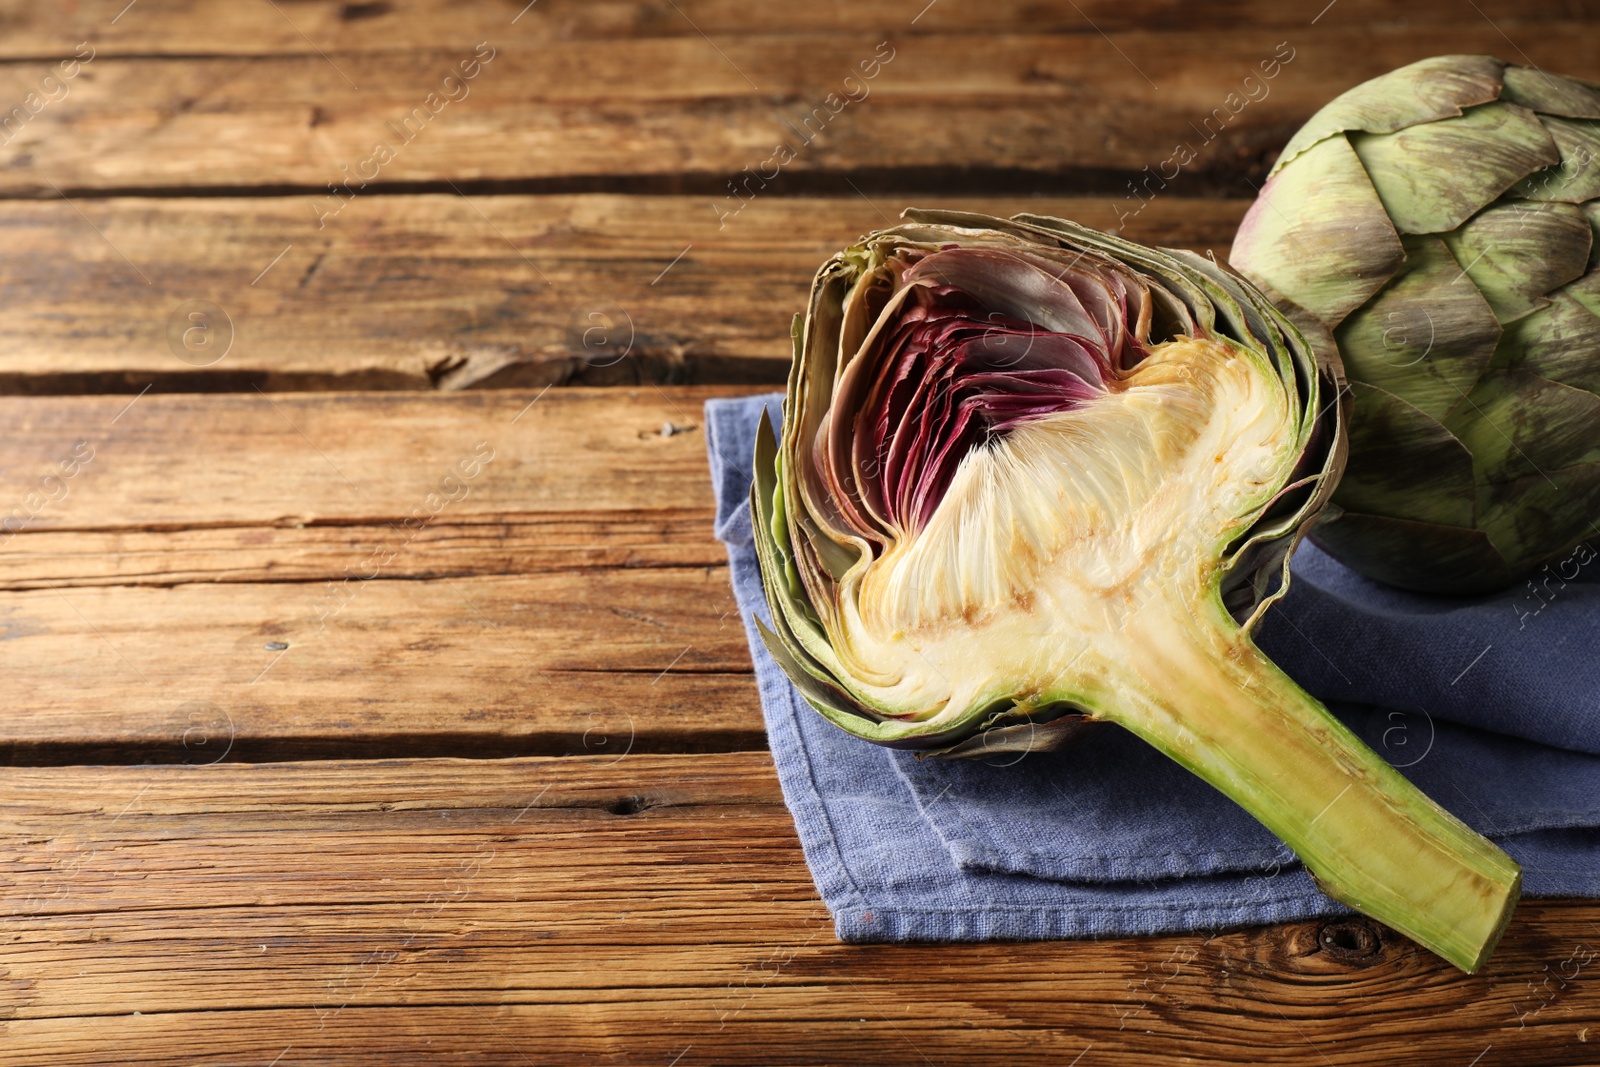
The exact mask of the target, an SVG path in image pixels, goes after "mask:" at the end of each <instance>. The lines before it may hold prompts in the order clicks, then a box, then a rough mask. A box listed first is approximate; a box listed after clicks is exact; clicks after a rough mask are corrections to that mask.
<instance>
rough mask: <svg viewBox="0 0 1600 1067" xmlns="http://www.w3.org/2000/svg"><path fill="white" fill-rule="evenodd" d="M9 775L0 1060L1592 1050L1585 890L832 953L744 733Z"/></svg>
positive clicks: (1591, 913) (1352, 1059)
mask: <svg viewBox="0 0 1600 1067" xmlns="http://www.w3.org/2000/svg"><path fill="white" fill-rule="evenodd" d="M7 778H8V781H7V787H6V804H5V805H4V806H3V807H0V826H3V827H4V835H5V844H4V845H3V846H0V870H3V871H4V872H5V878H4V879H3V881H0V913H3V914H4V926H3V927H0V929H3V930H4V932H5V934H6V935H7V936H5V937H3V938H0V976H3V977H0V988H3V989H4V990H5V996H6V1005H7V1010H6V1011H5V1013H4V1018H3V1020H0V1036H3V1039H4V1052H3V1056H4V1058H6V1059H7V1060H8V1061H9V1062H19V1063H20V1062H33V1061H35V1060H37V1059H38V1058H42V1057H48V1059H49V1061H50V1062H51V1063H64V1064H87V1063H97V1062H104V1061H105V1060H106V1059H107V1058H115V1059H116V1060H117V1061H118V1062H130V1063H170V1062H185V1063H195V1062H218V1063H221V1062H228V1063H261V1064H266V1063H270V1062H271V1061H272V1060H273V1058H274V1057H282V1058H281V1059H280V1060H279V1063H280V1064H281V1063H296V1062H302V1063H351V1064H354V1063H362V1064H366V1063H375V1062H393V1061H395V1060H396V1059H397V1058H414V1057H421V1056H424V1055H426V1056H427V1057H428V1058H429V1060H430V1062H445V1063H480V1062H488V1061H498V1062H506V1061H511V1062H517V1060H516V1057H515V1052H516V1051H520V1053H521V1054H522V1055H523V1056H524V1057H525V1058H526V1059H527V1061H528V1062H532V1063H549V1062H573V1061H580V1060H581V1061H589V1062H603V1063H626V1064H666V1063H671V1062H673V1060H674V1057H676V1058H677V1063H678V1064H679V1065H680V1067H682V1065H683V1064H712V1063H717V1064H723V1063H763V1064H766V1063H783V1064H791V1063H793V1064H803V1063H902V1062H916V1063H922V1062H932V1063H943V1062H962V1063H976V1064H1007V1065H1014V1064H1033V1063H1038V1064H1046V1063H1048V1064H1062V1063H1070V1062H1071V1061H1072V1059H1073V1058H1074V1057H1077V1056H1081V1057H1082V1059H1081V1060H1080V1061H1079V1062H1080V1063H1085V1064H1087V1063H1100V1064H1108V1065H1140V1067H1143V1065H1146V1064H1150V1063H1176V1062H1185V1063H1198V1064H1223V1063H1240V1062H1250V1063H1271V1064H1291V1063H1292V1064H1296V1065H1303V1064H1305V1063H1307V1062H1319V1063H1329V1064H1337V1065H1346V1064H1375V1063H1385V1064H1387V1063H1400V1062H1404V1063H1419V1062H1429V1063H1461V1064H1466V1063H1470V1062H1471V1061H1472V1059H1473V1057H1475V1056H1478V1057H1481V1058H1480V1059H1479V1063H1480V1064H1483V1063H1489V1064H1513V1063H1514V1064H1526V1065H1539V1064H1582V1063H1593V1062H1594V1059H1593V1057H1592V1056H1591V1055H1589V1053H1590V1051H1591V1046H1590V1043H1589V1041H1586V1040H1585V1039H1584V1038H1585V1037H1588V1038H1590V1039H1593V1038H1594V1036H1595V1035H1594V1034H1593V1033H1592V1032H1588V1033H1587V1034H1586V1033H1585V1027H1586V1026H1592V1020H1593V1019H1594V1018H1595V1017H1596V1014H1597V1012H1600V985H1596V984H1595V983H1594V981H1593V979H1592V978H1591V977H1590V976H1589V975H1588V974H1587V973H1580V974H1579V975H1577V976H1576V977H1574V978H1573V979H1572V980H1570V981H1565V982H1563V983H1561V984H1559V985H1558V984H1557V982H1556V981H1554V980H1552V979H1553V976H1555V975H1557V974H1559V973H1567V974H1570V973H1571V970H1572V968H1571V966H1570V964H1569V965H1568V966H1567V967H1566V968H1565V970H1564V971H1563V970H1562V965H1563V963H1564V962H1566V961H1569V960H1570V959H1572V958H1573V954H1574V953H1575V952H1583V951H1585V950H1589V951H1592V947H1593V945H1594V943H1595V938H1594V936H1593V934H1592V932H1591V931H1592V928H1593V923H1594V921H1595V920H1596V919H1600V910H1597V908H1596V906H1595V905H1594V904H1593V903H1578V902H1566V903H1561V902H1551V903H1542V902H1530V903H1527V904H1525V905H1524V906H1523V907H1522V909H1521V910H1520V911H1519V913H1518V915H1517V917H1516V919H1515V920H1514V921H1513V923H1512V926H1511V928H1510V930H1509V932H1508V934H1507V936H1506V939H1505V941H1504V942H1502V945H1501V948H1500V950H1499V952H1498V954H1497V955H1496V957H1495V960H1494V962H1493V964H1492V965H1491V966H1490V967H1489V968H1488V970H1487V971H1486V972H1485V973H1483V974H1480V975H1478V976H1475V977H1467V976H1464V975H1461V974H1459V973H1457V972H1455V971H1453V970H1452V969H1451V968H1449V967H1448V966H1447V965H1446V964H1443V963H1441V962H1440V961H1438V960H1436V959H1433V958H1431V957H1429V956H1427V955H1426V954H1425V953H1423V952H1421V951H1419V950H1417V949H1416V948H1415V947H1414V946H1412V945H1411V944H1410V943H1409V942H1406V941H1404V940H1403V939H1400V938H1397V937H1395V936H1394V935H1392V934H1390V933H1388V932H1387V931H1383V930H1381V929H1376V928H1373V927H1371V926H1368V925H1367V924H1364V923H1347V924H1340V925H1339V926H1338V927H1336V928H1333V929H1330V930H1327V931H1326V933H1327V934H1328V935H1329V936H1328V939H1327V940H1328V942H1329V943H1327V944H1325V943H1324V942H1323V941H1322V940H1321V939H1320V938H1319V933H1321V932H1323V929H1322V927H1321V926H1320V924H1316V923H1309V924H1289V925H1285V926H1280V927H1273V928H1265V929H1255V930H1243V931H1234V932H1224V933H1217V932H1206V933H1197V934H1194V935H1188V936H1179V937H1161V938H1144V939H1120V940H1112V941H1104V942H1094V941H1079V942H1054V943H990V944H977V945H971V944H969V945H938V946H926V945H896V946H848V945H841V944H839V943H837V942H836V941H835V940H834V938H833V934H832V930H831V927H830V924H829V921H828V918H827V916H826V913H825V912H824V911H823V910H822V908H821V906H820V904H819V903H818V902H817V900H816V899H815V896H814V893H813V890H812V889H811V885H810V880H809V877H808V875H807V873H806V869H805V866H804V863H803V860H802V857H801V855H800V850H799V847H798V843H797V842H796V840H795V838H794V834H793V828H792V824H791V823H790V821H789V816H788V814H787V812H786V811H785V810H784V808H783V805H782V800H781V797H780V796H779V793H778V789H777V782H776V780H775V778H774V776H773V774H772V769H771V765H770V763H769V762H768V759H767V757H766V756H765V755H763V754H754V753H735V754H728V755H718V756H703V757H686V756H630V757H628V758H626V759H623V760H621V761H612V760H606V759H599V758H577V759H565V760H498V761H492V762H465V763H464V762H457V761H449V760H424V761H393V762H383V763H364V764H350V763H338V762H328V763H317V762H312V763H300V764H294V765H268V766H229V765H219V766H215V767H187V768H185V767H168V768H159V767H126V768H102V769H97V770H96V771H95V772H94V773H93V774H90V773H88V772H86V771H85V770H83V769H79V768H70V769H69V768H55V769H21V770H14V771H11V772H8V775H7ZM1346 945H1347V946H1352V947H1341V946H1346ZM1580 970H1582V968H1580ZM514 1050H515V1051H514ZM1086 1050H1087V1051H1086Z"/></svg>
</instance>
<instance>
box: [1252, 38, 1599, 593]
mask: <svg viewBox="0 0 1600 1067" xmlns="http://www.w3.org/2000/svg"><path fill="white" fill-rule="evenodd" d="M1597 198H1600V88H1597V87H1596V86H1594V85H1590V84H1588V83H1585V82H1580V81H1575V80H1573V79H1571V78H1564V77H1561V76H1560V75H1555V74H1545V73H1543V72H1541V71H1538V70H1536V69H1534V68H1531V67H1519V66H1508V65H1507V64H1505V63H1503V62H1502V61H1500V60H1498V59H1495V58H1492V57H1490V56H1439V57H1437V58H1434V59H1425V60H1423V61H1421V62H1419V63H1413V64H1411V65H1410V66H1408V67H1402V68H1401V69H1399V70H1396V71H1393V72H1392V73H1389V74H1385V75H1383V76H1382V77H1380V78H1375V79H1373V80H1372V81H1369V82H1366V83H1364V84H1362V85H1358V86H1357V87H1356V88H1354V89H1351V90H1350V91H1349V92H1347V93H1345V94H1344V95H1343V96H1340V97H1339V98H1338V99H1336V100H1334V101H1333V102H1332V103H1330V104H1329V105H1328V106H1327V107H1325V108H1323V109H1322V110H1321V111H1319V112H1318V113H1317V114H1316V115H1315V116H1313V117H1312V119H1311V121H1310V122H1308V123H1306V125H1305V126H1304V127H1303V128H1302V129H1301V130H1300V132H1299V133H1297V134H1295V136H1294V137H1293V139H1291V140H1290V142H1289V144H1288V146H1287V147H1286V148H1285V149H1284V151H1283V154H1282V156H1281V157H1280V158H1279V159H1278V162H1277V164H1276V166H1275V167H1274V168H1273V172H1272V174H1271V176H1270V177H1269V179H1268V181H1267V183H1266V185H1265V186H1264V187H1263V189H1262V190H1261V196H1260V197H1259V198H1258V199H1257V201H1256V203H1255V204H1254V205H1253V206H1252V207H1251V209H1250V212H1249V214H1247V215H1246V216H1245V220H1244V223H1243V224H1242V225H1241V226H1240V228H1239V233H1238V235H1237V237H1236V238H1235V239H1234V244H1233V252H1232V257H1231V258H1232V264H1233V266H1234V267H1235V268H1236V269H1238V270H1239V271H1241V272H1242V273H1244V274H1245V275H1246V276H1247V277H1249V278H1251V279H1252V280H1253V281H1255V282H1257V283H1258V284H1259V285H1260V286H1262V287H1263V288H1264V289H1266V290H1267V291H1268V292H1270V293H1271V294H1272V295H1273V297H1274V299H1276V300H1279V301H1280V303H1281V304H1282V306H1283V307H1284V308H1285V310H1287V311H1288V312H1289V313H1290V314H1291V315H1292V316H1295V317H1296V320H1297V321H1301V322H1303V323H1304V321H1305V319H1304V318H1303V317H1302V311H1303V314H1304V316H1309V317H1310V318H1313V319H1315V320H1316V322H1318V323H1320V324H1321V325H1322V326H1324V327H1326V328H1327V330H1328V331H1331V335H1332V336H1331V338H1328V340H1327V342H1326V343H1333V342H1334V341H1336V342H1337V345H1338V349H1339V352H1340V353H1341V354H1342V356H1343V362H1344V367H1345V372H1346V374H1347V375H1348V377H1349V380H1350V387H1351V389H1352V390H1353V392H1354V398H1355V407H1354V415H1353V418H1352V421H1351V425H1350V461H1349V468H1348V470H1347V471H1346V473H1345V476H1344V480H1343V482H1342V483H1341V484H1340V486H1339V490H1338V492H1337V493H1336V494H1335V496H1334V498H1333V500H1334V504H1335V505H1337V509H1336V510H1331V511H1330V515H1333V514H1337V516H1338V517H1337V518H1336V519H1334V521H1330V522H1325V523H1324V524H1323V525H1322V526H1321V527H1320V528H1319V529H1318V530H1317V531H1316V533H1315V534H1314V535H1313V536H1314V538H1315V540H1316V541H1317V543H1318V544H1319V545H1321V546H1323V547H1324V548H1326V549H1327V550H1328V552H1330V553H1331V554H1332V555H1334V556H1335V557H1337V558H1338V559H1340V560H1341V561H1343V562H1344V563H1346V564H1348V565H1350V566H1352V567H1354V568H1356V569H1357V570H1359V571H1361V572H1362V573H1364V574H1367V575H1368V576H1370V577H1373V578H1378V579H1380V580H1382V581H1386V582H1389V583H1391V584H1394V585H1399V586H1403V587H1406V588H1409V589H1417V590H1422V591H1425V592H1439V593H1462V594H1465V593H1479V592H1486V591H1490V590H1493V589H1496V588H1501V587H1504V586H1506V585H1509V584H1511V583H1512V582H1514V581H1517V580H1519V579H1521V578H1523V577H1525V576H1527V575H1528V574H1530V573H1532V572H1534V571H1536V570H1538V569H1539V568H1540V567H1543V566H1550V567H1551V568H1553V569H1554V570H1556V571H1559V570H1562V569H1566V570H1567V573H1565V574H1564V575H1563V577H1565V578H1572V577H1574V576H1575V573H1576V562H1574V560H1572V559H1567V558H1565V557H1568V556H1569V554H1570V553H1571V552H1572V551H1573V549H1574V546H1576V545H1577V544H1578V542H1579V541H1580V540H1582V539H1583V538H1585V537H1587V536H1589V535H1590V534H1591V533H1595V532H1596V527H1595V525H1594V522H1595V520H1596V519H1600V395H1597V394H1600V271H1597V269H1596V268H1597V265H1600V256H1597V255H1596V247H1597V243H1600V242H1597V240H1596V234H1597V233H1600V199H1597ZM1291 305H1293V306H1291ZM1297 308H1298V309H1300V310H1297ZM1308 332H1309V333H1311V335H1312V336H1313V340H1314V341H1315V340H1316V339H1317V335H1318V334H1319V333H1320V331H1315V330H1311V331H1308ZM1322 336H1324V337H1326V335H1325V334H1324V335H1322ZM1580 551H1582V550H1581V549H1580ZM1577 562H1583V561H1577Z"/></svg>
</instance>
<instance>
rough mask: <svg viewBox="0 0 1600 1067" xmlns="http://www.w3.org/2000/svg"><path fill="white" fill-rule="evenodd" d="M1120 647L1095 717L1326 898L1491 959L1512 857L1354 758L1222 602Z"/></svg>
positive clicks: (1507, 913)
mask: <svg viewBox="0 0 1600 1067" xmlns="http://www.w3.org/2000/svg"><path fill="white" fill-rule="evenodd" d="M1197 615H1201V616H1204V618H1196V616H1197ZM1125 634H1126V636H1127V637H1128V639H1129V640H1130V641H1131V645H1130V646H1129V647H1130V650H1131V651H1132V655H1130V656H1129V657H1128V658H1127V659H1126V660H1124V668H1123V670H1119V671H1118V672H1117V675H1118V677H1116V678H1115V682H1116V683H1117V684H1116V691H1115V693H1114V694H1113V695H1111V699H1110V700H1108V701H1107V705H1108V706H1109V708H1111V709H1114V710H1110V711H1108V712H1107V713H1106V714H1104V715H1103V716H1102V717H1104V718H1107V719H1110V720H1111V721H1115V722H1118V723H1119V724H1121V725H1122V726H1124V727H1126V728H1127V729H1129V730H1132V731H1133V732H1134V733H1136V734H1138V735H1139V736H1140V737H1142V738H1144V740H1146V741H1148V742H1149V743H1150V744H1152V745H1154V746H1155V747H1156V748H1158V749H1160V750H1161V751H1162V752H1164V753H1166V754H1167V755H1169V756H1171V757H1172V758H1173V759H1175V760H1177V761H1178V762H1179V763H1180V764H1182V765H1183V766H1185V767H1187V768H1188V769H1189V770H1191V771H1193V772H1194V773H1195V774H1197V775H1199V776H1200V777H1201V778H1203V779H1205V780H1206V781H1207V782H1209V783H1210V784H1211V785H1213V786H1215V787H1216V788H1217V789H1220V790H1221V791H1222V792H1223V793H1225V794H1226V795H1227V796H1229V797H1230V798H1232V799H1233V800H1234V801H1236V802H1237V803H1238V804H1239V805H1240V806H1242V807H1243V808H1244V809H1245V810H1246V811H1248V812H1249V813H1250V814H1251V815H1253V816H1255V817H1256V818H1257V819H1259V820H1260V821H1261V822H1262V823H1263V824H1264V825H1265V826H1266V827H1267V828H1268V829H1269V830H1271V831H1272V832H1273V833H1274V834H1276V835H1277V836H1278V838H1279V839H1280V840H1282V841H1283V842H1284V843H1285V844H1287V845H1288V846H1289V847H1290V848H1292V849H1293V850H1294V851H1295V853H1296V854H1297V855H1298V856H1299V857H1300V859H1301V861H1302V862H1303V863H1304V864H1305V866H1306V868H1307V870H1309V871H1310V872H1311V874H1312V876H1313V877H1314V878H1315V879H1316V881H1317V884H1318V886H1319V887H1320V888H1321V889H1322V890H1323V892H1325V893H1327V894H1328V895H1329V896H1330V897H1333V898H1334V899H1335V900H1339V901H1342V902H1344V903H1345V904H1348V905H1350V906H1351V907H1353V908H1355V909H1356V910H1358V911H1360V912H1362V913H1364V914H1366V915H1368V916H1371V917H1372V918H1374V919H1377V920H1378V921H1380V922H1382V923H1385V924H1387V925H1388V926H1390V927H1393V928H1394V929H1395V930H1398V931H1399V932H1401V933H1403V934H1405V935H1406V936H1407V937H1410V938H1411V939H1412V940H1414V941H1416V942H1417V943H1418V944H1420V945H1422V946H1423V947H1425V948H1427V949H1428V950H1430V951H1432V952H1434V953H1436V954H1438V955H1439V956H1442V957H1444V958H1445V959H1446V960H1448V961H1449V962H1451V963H1453V964H1455V965H1456V966H1457V967H1459V968H1461V969H1462V970H1464V971H1466V972H1468V973H1469V974H1470V973H1473V972H1476V971H1477V970H1478V969H1479V968H1480V967H1481V966H1482V965H1483V964H1484V962H1485V961H1487V960H1488V958H1489V954H1490V953H1491V952H1492V951H1493V950H1494V946H1495V943H1496V942H1498V941H1499V939H1500V935H1501V934H1502V933H1503V932H1504V930H1505V927H1506V924H1507V922H1508V921H1509V920H1510V918H1511V912H1512V909H1513V908H1515V906H1516V902H1517V897H1518V894H1519V892H1520V890H1521V886H1522V870H1521V868H1520V867H1518V866H1517V864H1516V862H1515V861H1514V860H1512V859H1511V857H1509V856H1507V855H1506V854H1505V853H1504V852H1502V851H1501V850H1500V849H1499V848H1497V847H1496V846H1495V845H1494V844H1493V843H1491V842H1490V841H1488V840H1486V839H1485V838H1483V837H1482V836H1480V835H1479V834H1477V833H1476V832H1475V831H1473V830H1472V829H1471V828H1470V827H1468V826H1467V825H1466V824H1464V823H1463V822H1461V821H1460V820H1459V819H1457V818H1456V817H1455V816H1453V815H1451V814H1450V813H1449V812H1447V811H1445V810H1444V809H1443V808H1441V807H1439V805H1438V804H1436V803H1434V802H1433V801H1432V800H1430V799H1429V798H1428V797H1427V796H1426V795H1424V794H1423V793H1422V791H1421V790H1419V789H1417V787H1416V786H1414V785H1412V784H1411V783H1410V782H1409V781H1407V780H1406V779H1405V778H1404V777H1403V776H1401V774H1400V773H1399V772H1398V771H1396V770H1395V769H1394V768H1393V767H1391V766H1390V765H1389V764H1388V763H1386V762H1385V761H1384V760H1383V759H1382V758H1380V757H1379V756H1378V755H1377V754H1376V753H1374V752H1373V751H1372V750H1371V749H1370V748H1368V747H1367V746H1366V745H1364V744H1363V743H1362V742H1361V741H1360V739H1358V738H1357V737H1356V736H1355V735H1354V734H1353V733H1351V732H1350V730H1349V729H1347V728H1346V727H1345V726H1344V724H1343V723H1341V722H1339V720H1337V719H1335V718H1334V717H1333V716H1332V715H1331V714H1330V713H1329V712H1328V710H1327V708H1325V707H1324V706H1323V705H1322V704H1321V703H1319V702H1318V701H1317V700H1316V699H1314V698H1313V697H1312V696H1310V695H1309V694H1308V693H1306V692H1305V691H1304V690H1303V689H1301V688H1300V687H1299V686H1298V685H1296V684H1295V683H1294V682H1293V681H1292V680H1291V679H1290V678H1289V677H1288V676H1287V675H1286V674H1284V673H1283V672H1282V671H1281V670H1279V669H1278V668H1277V667H1276V666H1275V665H1274V664H1273V663H1272V662H1271V661H1270V660H1269V659H1267V657H1266V656H1264V655H1263V654H1262V653H1261V652H1260V651H1259V650H1258V649H1257V648H1256V647H1255V644H1254V643H1253V642H1252V641H1251V640H1250V638H1249V636H1248V635H1246V634H1245V633H1243V632H1242V631H1241V630H1240V629H1239V627H1238V625H1237V624H1236V623H1234V622H1233V620H1232V619H1231V618H1228V616H1227V615H1226V614H1225V613H1224V612H1223V611H1222V608H1221V605H1220V603H1215V604H1214V605H1213V606H1211V607H1210V609H1209V610H1208V609H1207V608H1206V607H1199V608H1195V607H1190V608H1189V609H1183V608H1178V609H1176V610H1165V611H1159V612H1141V613H1139V615H1138V616H1137V617H1136V618H1134V619H1132V620H1130V621H1129V626H1128V629H1127V630H1126V631H1125ZM1130 668H1131V670H1130ZM1125 671H1126V672H1128V673H1126V674H1125V673H1124V672H1125Z"/></svg>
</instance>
